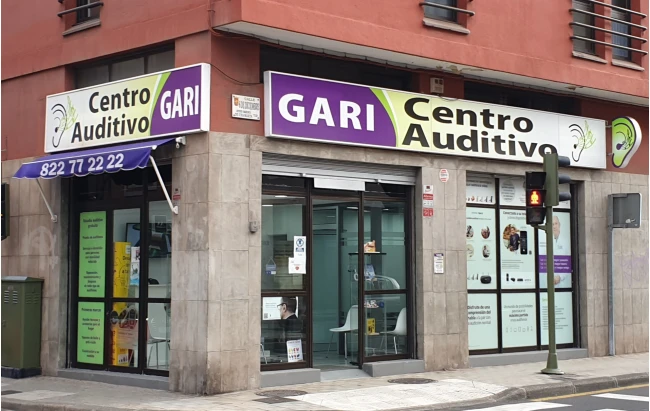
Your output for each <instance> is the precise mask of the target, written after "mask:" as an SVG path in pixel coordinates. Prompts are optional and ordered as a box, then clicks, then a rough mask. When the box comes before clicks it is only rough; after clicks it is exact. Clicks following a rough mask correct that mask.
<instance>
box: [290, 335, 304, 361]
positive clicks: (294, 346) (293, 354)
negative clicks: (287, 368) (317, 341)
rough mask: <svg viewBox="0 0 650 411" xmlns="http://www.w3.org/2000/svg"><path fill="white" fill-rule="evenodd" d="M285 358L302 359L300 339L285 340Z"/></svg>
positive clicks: (291, 359)
mask: <svg viewBox="0 0 650 411" xmlns="http://www.w3.org/2000/svg"><path fill="white" fill-rule="evenodd" d="M287 360H288V361H289V362H299V361H302V360H303V358H302V340H291V341H287Z"/></svg>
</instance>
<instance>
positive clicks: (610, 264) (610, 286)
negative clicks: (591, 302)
mask: <svg viewBox="0 0 650 411" xmlns="http://www.w3.org/2000/svg"><path fill="white" fill-rule="evenodd" d="M613 223H614V198H613V197H612V196H611V195H610V196H608V198H607V246H608V250H607V304H608V311H609V313H608V316H609V321H608V325H609V355H610V356H614V355H616V336H615V334H614V227H613Z"/></svg>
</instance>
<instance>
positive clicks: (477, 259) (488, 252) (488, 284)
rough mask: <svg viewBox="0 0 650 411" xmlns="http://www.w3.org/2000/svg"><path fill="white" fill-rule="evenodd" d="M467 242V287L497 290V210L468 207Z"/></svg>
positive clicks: (469, 288)
mask: <svg viewBox="0 0 650 411" xmlns="http://www.w3.org/2000/svg"><path fill="white" fill-rule="evenodd" d="M465 210H466V223H467V227H466V230H465V242H466V248H467V289H468V290H496V287H497V250H496V247H497V244H498V243H497V241H496V240H497V238H498V237H499V233H498V232H497V230H496V226H495V223H496V211H495V210H494V209H492V208H477V207H467V208H466V209H465Z"/></svg>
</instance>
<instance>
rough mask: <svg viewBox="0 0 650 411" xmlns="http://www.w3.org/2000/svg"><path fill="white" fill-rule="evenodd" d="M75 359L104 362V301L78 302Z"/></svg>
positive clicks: (95, 362)
mask: <svg viewBox="0 0 650 411" xmlns="http://www.w3.org/2000/svg"><path fill="white" fill-rule="evenodd" d="M77 315H78V317H77V318H78V322H77V361H78V362H82V363H85V364H103V363H104V318H105V315H104V303H91V302H79V312H78V314H77Z"/></svg>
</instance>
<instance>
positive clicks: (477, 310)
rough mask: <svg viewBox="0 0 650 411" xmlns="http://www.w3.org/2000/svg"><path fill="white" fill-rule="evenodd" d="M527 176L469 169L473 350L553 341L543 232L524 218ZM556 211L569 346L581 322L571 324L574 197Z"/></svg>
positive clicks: (560, 306)
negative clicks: (548, 312) (548, 319)
mask: <svg viewBox="0 0 650 411" xmlns="http://www.w3.org/2000/svg"><path fill="white" fill-rule="evenodd" d="M524 182H525V180H524V178H523V177H519V176H498V177H496V178H495V177H494V176H491V175H482V174H474V173H467V188H466V197H467V207H466V223H467V229H466V236H465V237H466V248H467V292H468V296H467V306H468V310H467V311H468V334H469V351H470V354H487V353H499V352H513V351H527V350H540V349H545V347H546V346H547V345H548V324H547V309H548V307H547V293H546V287H547V271H546V270H547V261H546V234H545V233H544V232H543V231H542V232H541V233H540V232H538V231H537V230H536V229H534V228H533V227H531V226H528V225H527V224H526V208H525V206H526V202H525V200H526V197H525V194H526V191H525V187H524ZM569 189H570V188H569V187H567V188H565V190H566V191H568V190H569ZM553 211H554V213H553V241H554V244H553V246H554V254H555V255H554V269H555V271H554V273H555V275H554V278H553V281H554V285H555V289H556V304H555V309H556V316H557V324H556V328H557V330H556V332H557V335H558V339H557V344H558V347H560V348H567V347H574V346H575V342H576V341H579V339H578V338H577V337H576V333H577V332H578V328H579V327H574V324H576V323H577V319H576V318H575V313H576V310H575V309H574V306H575V304H576V292H575V290H574V287H575V286H576V280H575V279H576V277H575V273H576V271H575V269H576V264H575V261H574V256H575V251H574V250H575V249H576V246H577V245H576V237H575V235H574V233H575V229H574V227H573V224H574V221H575V218H574V211H573V209H572V208H571V202H570V201H566V202H563V203H561V204H560V205H559V206H558V207H557V208H555V209H554V210H553Z"/></svg>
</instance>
